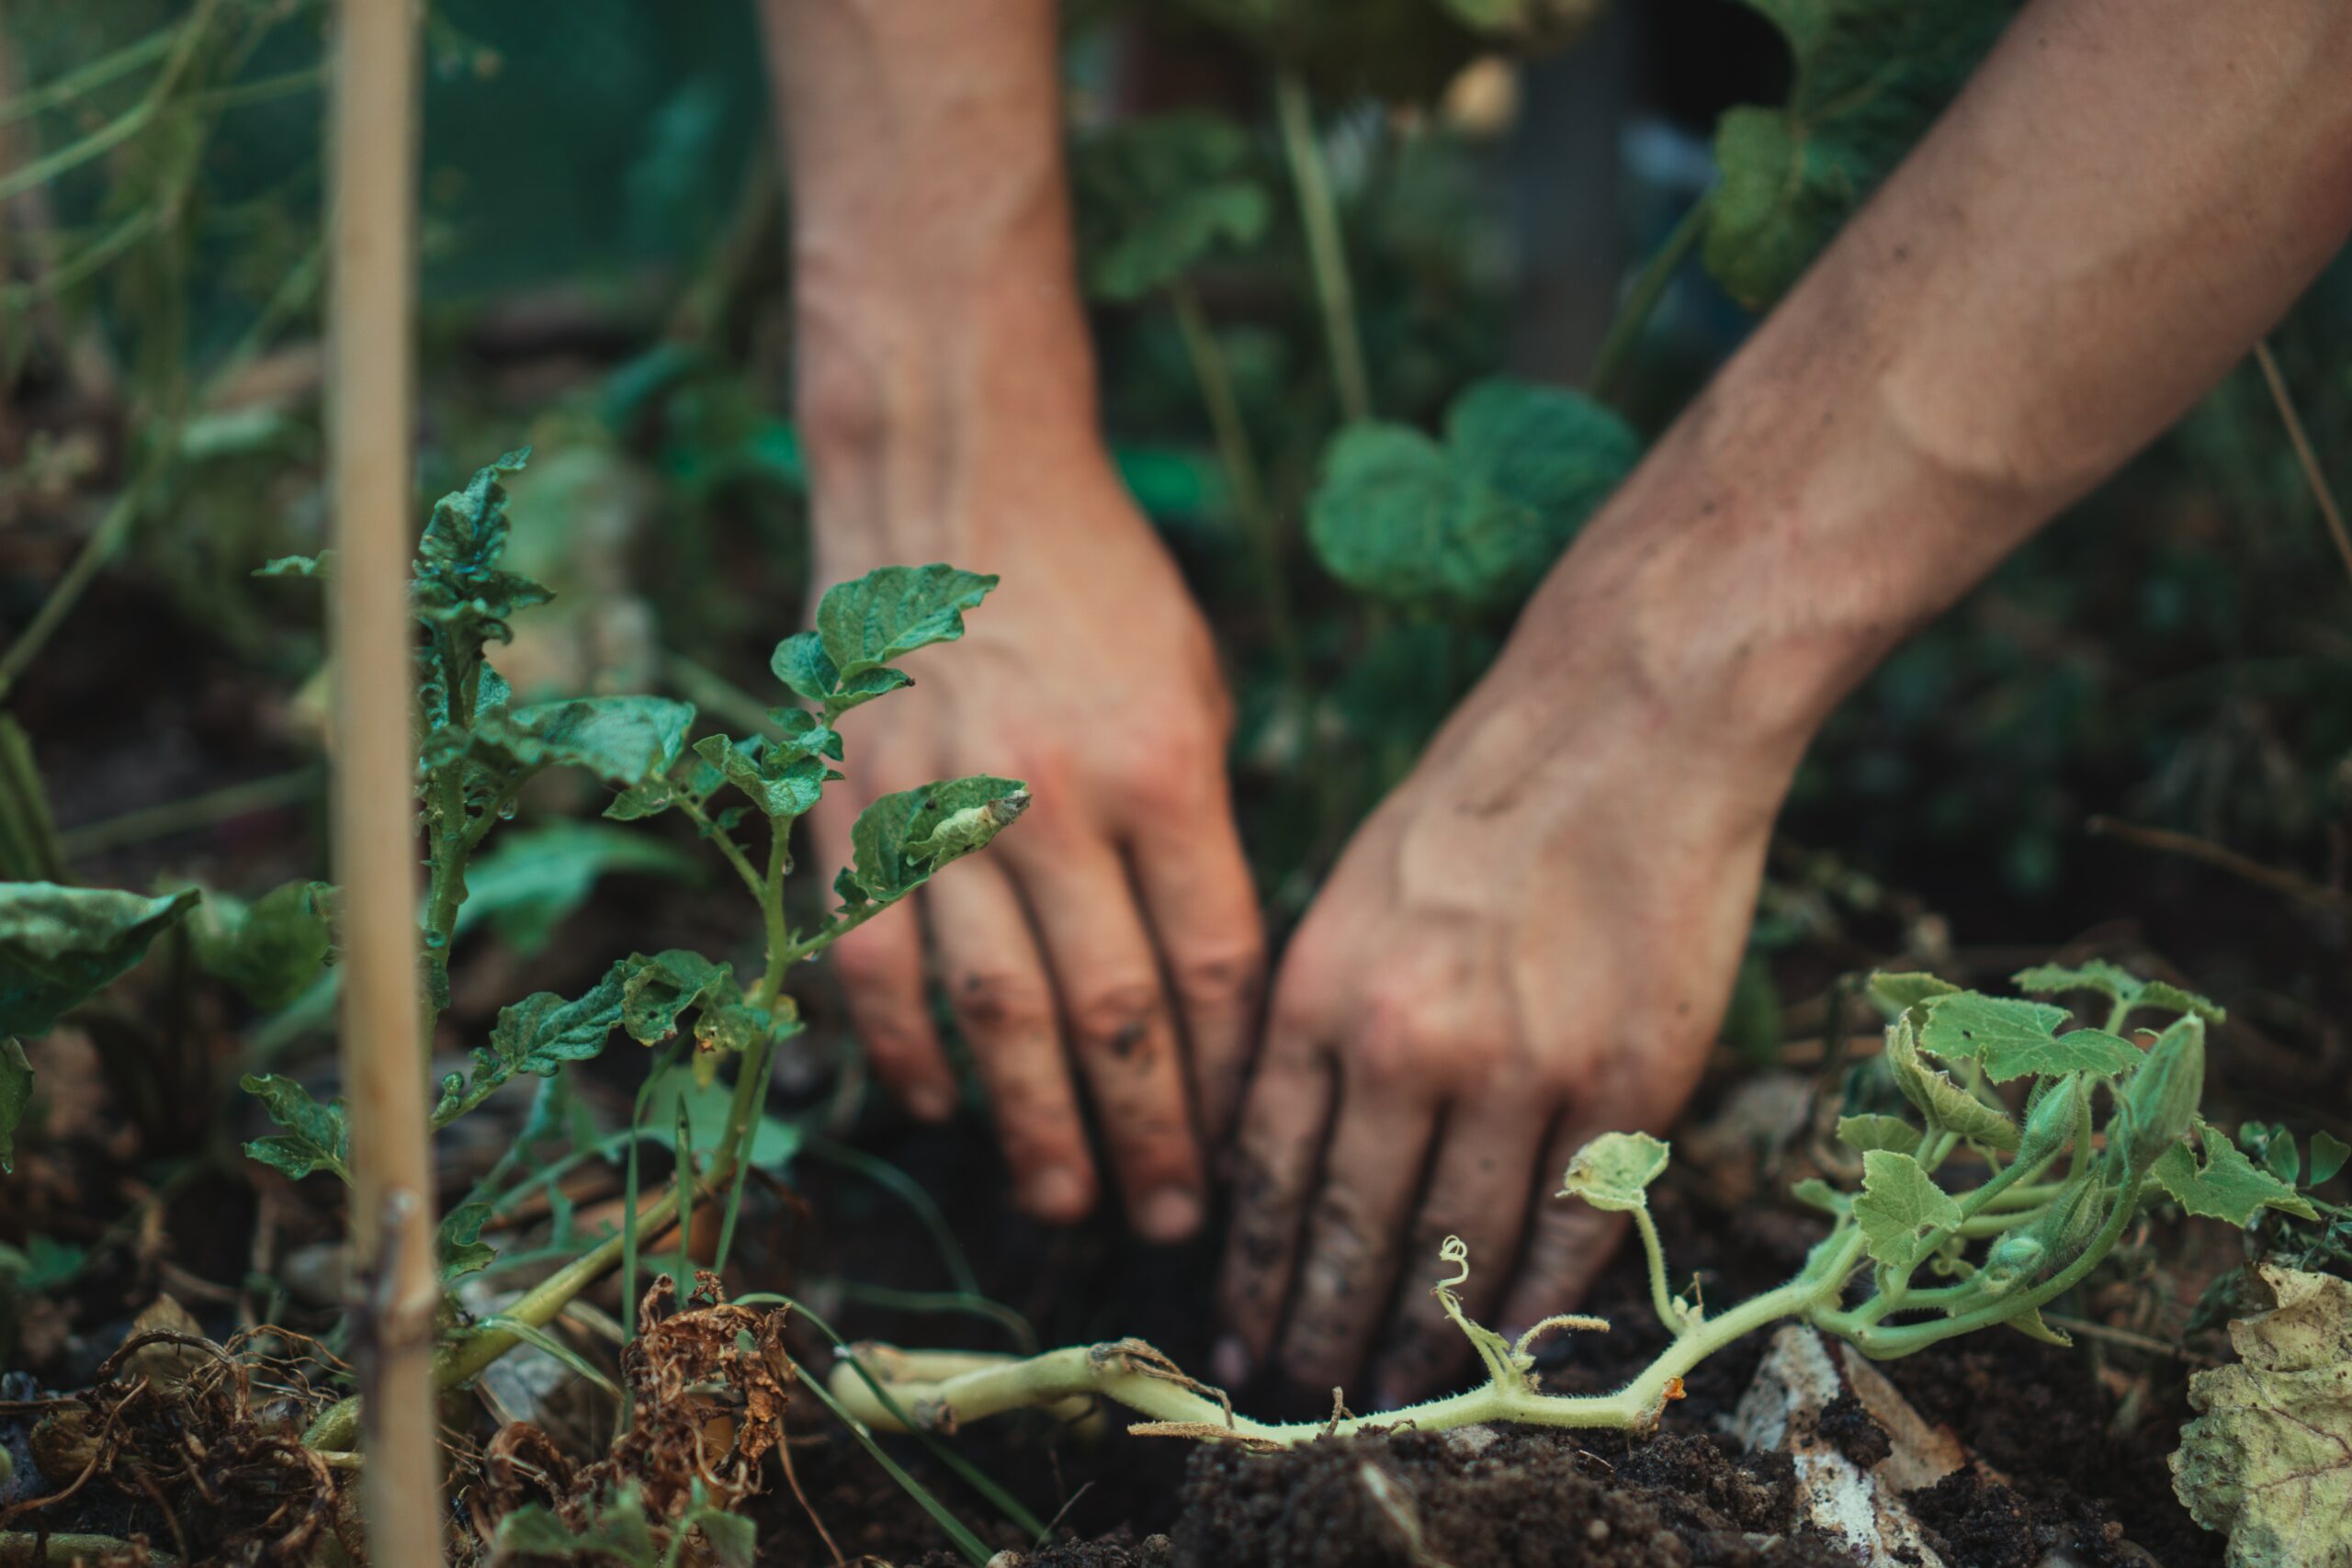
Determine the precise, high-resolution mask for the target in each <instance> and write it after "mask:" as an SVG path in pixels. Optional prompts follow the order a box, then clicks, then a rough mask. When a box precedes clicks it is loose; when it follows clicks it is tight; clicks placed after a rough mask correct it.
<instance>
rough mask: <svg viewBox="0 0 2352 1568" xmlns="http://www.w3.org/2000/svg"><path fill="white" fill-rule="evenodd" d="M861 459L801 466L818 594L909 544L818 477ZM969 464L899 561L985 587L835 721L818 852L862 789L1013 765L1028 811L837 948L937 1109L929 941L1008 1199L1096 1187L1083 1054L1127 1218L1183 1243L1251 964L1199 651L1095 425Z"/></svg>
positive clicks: (1255, 980)
mask: <svg viewBox="0 0 2352 1568" xmlns="http://www.w3.org/2000/svg"><path fill="white" fill-rule="evenodd" d="M885 446H886V447H887V446H888V443H887V442H886V443H885ZM854 462H855V459H854V458H853V459H850V460H848V461H846V462H839V463H835V464H833V465H832V466H831V469H830V475H829V473H828V469H827V468H826V467H825V466H823V465H820V469H819V475H820V485H819V489H818V495H817V505H818V511H817V570H818V576H817V583H818V586H819V587H820V588H821V587H823V586H825V585H828V584H831V583H833V582H839V581H847V580H849V579H851V578H854V577H856V576H858V575H860V574H862V573H864V572H865V571H867V570H871V569H873V568H875V567H876V566H882V565H888V564H891V562H892V560H893V558H895V556H896V554H898V553H900V552H899V551H898V550H895V549H894V548H893V547H890V546H888V545H887V544H884V543H881V542H878V536H880V535H882V534H884V533H887V532H888V530H887V529H882V528H867V527H864V526H856V525H855V524H859V523H862V522H864V521H865V520H866V516H865V513H866V510H867V509H866V505H865V501H866V497H867V496H868V494H869V493H870V492H868V491H867V490H866V489H865V485H863V484H862V483H851V482H833V483H831V484H828V483H826V482H822V481H824V480H825V479H828V478H829V477H830V478H831V479H832V480H834V481H842V480H843V479H844V478H845V474H844V470H846V469H849V468H852V467H853V466H854ZM973 471H974V474H975V478H974V479H973V480H972V482H969V483H967V484H962V485H958V486H956V487H954V496H955V499H954V502H953V505H952V513H953V514H952V515H949V516H946V517H944V518H943V517H938V516H932V517H928V518H926V519H924V526H925V534H924V538H923V546H924V549H923V550H922V551H919V552H918V553H921V554H922V559H921V560H916V559H908V560H906V561H905V562H904V563H903V564H907V565H921V564H923V562H924V561H927V560H930V559H933V558H945V559H947V560H948V561H950V563H951V564H953V565H956V566H960V567H966V568H968V569H970V570H978V571H987V572H995V573H998V574H999V575H1001V578H1002V580H1003V581H1002V585H1001V587H999V588H998V589H997V591H996V592H993V593H992V594H990V595H989V599H988V602H987V603H986V604H983V605H982V606H981V607H980V608H979V609H978V611H976V612H974V613H972V614H971V615H969V616H968V617H967V631H966V635H965V637H964V640H963V641H962V642H961V643H958V644H956V645H954V646H952V647H944V648H939V649H933V650H930V651H928V652H925V653H923V654H922V655H920V656H918V657H917V658H915V659H913V660H910V661H909V672H910V674H912V675H913V676H914V678H915V682H916V683H915V684H914V685H913V686H912V687H911V688H910V689H908V690H905V691H902V692H899V693H896V694H892V695H891V696H890V697H889V698H888V699H887V700H885V701H882V702H878V703H875V704H873V705H870V706H867V707H865V708H862V709H860V710H859V711H858V712H857V713H855V714H854V715H851V716H848V717H847V718H846V719H845V720H844V723H843V730H844V737H845V739H846V742H847V746H848V758H847V761H846V762H845V763H844V764H843V767H844V771H845V772H846V773H848V774H849V782H848V784H846V785H845V786H842V788H840V789H837V790H836V791H835V797H829V798H828V800H827V802H826V804H825V806H824V807H822V808H820V813H819V815H818V816H817V817H816V818H815V819H814V826H815V830H816V841H817V844H818V845H819V847H820V851H821V852H822V854H823V857H824V861H825V863H826V865H827V867H828V868H830V867H831V866H837V865H842V864H847V863H849V862H850V860H851V859H852V855H851V849H850V824H851V821H852V820H853V818H854V817H855V815H856V813H857V810H858V809H859V808H860V807H863V806H864V805H865V803H866V802H868V801H870V800H872V799H873V798H874V797H875V796H876V795H881V794H883V793H885V792H888V791H891V790H899V789H908V788H913V787H917V786H920V785H922V784H929V783H931V782H933V780H936V779H942V778H950V777H955V776H956V775H959V774H966V773H995V774H999V775H1003V776H1009V777H1014V778H1020V779H1023V780H1026V781H1027V783H1028V784H1029V789H1030V793H1031V796H1032V799H1033V804H1032V806H1031V807H1030V809H1029V810H1028V811H1027V812H1026V813H1025V814H1024V815H1023V818H1022V819H1021V821H1020V822H1019V823H1018V824H1016V825H1015V826H1014V827H1012V829H1009V830H1008V831H1006V832H1005V833H1004V834H1003V835H1002V836H1001V838H999V839H998V840H996V841H995V842H994V843H992V844H990V845H989V848H988V850H987V851H986V852H984V853H981V854H978V855H975V856H973V857H971V858H970V859H968V860H965V861H961V862H958V863H956V865H955V866H953V867H951V868H949V869H948V870H946V871H944V872H943V873H942V874H940V875H939V877H938V878H937V879H936V880H935V881H933V882H932V883H931V884H930V885H929V886H926V887H925V888H924V889H923V890H922V892H921V893H919V894H918V895H916V897H915V899H914V900H913V902H914V904H915V906H916V908H912V909H908V910H903V911H902V910H895V909H894V910H892V911H890V912H889V913H888V914H885V915H883V916H880V917H879V918H877V919H875V920H873V921H872V922H871V923H869V924H867V925H865V927H863V928H861V929H860V930H858V931H854V932H852V933H851V934H850V935H848V936H846V937H844V938H843V939H842V941H841V942H839V943H838V944H837V945H836V946H835V948H834V950H833V958H834V962H835V964H836V967H837V969H838V971H839V973H840V975H841V977H842V982H843V985H844V988H845V990H846V992H847V995H848V1002H849V1008H850V1014H851V1019H852V1021H853V1022H854V1026H855V1028H856V1030H857V1032H858V1034H859V1036H860V1038H861V1039H862V1040H863V1042H864V1043H865V1048H866V1050H867V1052H868V1053H869V1055H870V1056H871V1059H872V1062H873V1065H874V1068H875V1071H876V1074H877V1075H878V1076H879V1077H880V1078H881V1079H882V1081H883V1082H884V1083H886V1084H887V1085H888V1086H889V1087H890V1088H891V1089H893V1090H895V1091H896V1092H897V1094H898V1095H899V1098H900V1099H901V1100H903V1101H904V1102H905V1103H906V1105H907V1106H908V1107H909V1108H910V1110H911V1111H913V1112H914V1113H915V1114H916V1115H918V1116H922V1117H924V1118H926V1119H930V1120H938V1119H942V1118H944V1117H946V1116H947V1115H948V1114H949V1113H950V1112H951V1111H953V1110H954V1108H955V1104H956V1080H955V1077H954V1076H953V1074H952V1073H951V1071H950V1069H949V1066H948V1063H947V1058H946V1056H945V1055H944V1054H943V1053H942V1051H941V1049H940V1042H939V1035H938V1032H937V1030H936V1029H935V1028H934V1027H933V1015H932V1011H931V1008H930V1006H929V1003H928V1000H927V998H926V995H925V990H926V987H925V965H924V959H923V939H924V936H925V934H926V932H927V933H928V937H929V941H930V946H931V949H932V951H933V955H934V957H935V960H936V973H937V977H938V979H939V981H940V984H941V985H942V986H943V987H944V990H945V992H946V995H947V999H948V1002H949V1004H950V1006H951V1007H952V1009H953V1010H954V1013H955V1017H956V1023H957V1026H958V1027H959V1028H960V1030H961V1031H962V1032H963V1034H964V1037H965V1039H966V1040H967V1042H968V1043H969V1044H970V1046H971V1051H972V1057H973V1061H974V1064H975V1066H977V1068H978V1074H979V1077H980V1079H981V1081H982V1083H983V1084H984V1086H985V1087H986V1089H987V1090H988V1094H989V1100H990V1103H991V1105H992V1106H993V1109H994V1113H995V1117H996V1121H997V1126H998V1131H999V1134H1000V1135H1001V1138H1002V1141H1003V1145H1004V1151H1005V1156H1006V1158H1007V1159H1008V1161H1009V1162H1010V1164H1011V1166H1012V1179H1013V1187H1014V1191H1015V1194H1016V1196H1017V1201H1019V1203H1020V1204H1021V1206H1022V1207H1023V1209H1024V1210H1026V1211H1027V1212H1029V1213H1033V1214H1035V1215H1036V1216H1037V1217H1039V1218H1041V1219H1045V1220H1048V1221H1056V1222H1064V1221H1069V1220H1074V1219H1076V1218H1078V1217H1079V1216H1080V1215H1081V1214H1083V1213H1086V1212H1087V1211H1088V1210H1089V1209H1090V1208H1091V1206H1092V1205H1093V1203H1094V1201H1095V1198H1096V1195H1097V1190H1098V1181H1097V1177H1096V1171H1095V1166H1094V1162H1093V1161H1092V1159H1091V1158H1090V1157H1089V1153H1088V1149H1087V1142H1086V1132H1085V1126H1084V1123H1083V1122H1082V1121H1081V1119H1080V1113H1079V1089H1078V1087H1077V1085H1076V1084H1075V1083H1074V1082H1073V1081H1072V1078H1073V1074H1072V1068H1073V1065H1074V1066H1075V1069H1076V1077H1078V1078H1079V1079H1082V1080H1083V1082H1084V1084H1085V1087H1086V1092H1087V1093H1088V1095H1089V1096H1090V1097H1091V1100H1092V1102H1093V1106H1094V1111H1095V1114H1096V1117H1097V1120H1098V1121H1099V1122H1100V1124H1101V1127H1102V1130H1103V1141H1104V1145H1105V1150H1104V1152H1105V1155H1106V1156H1107V1158H1108V1160H1109V1162H1110V1164H1111V1167H1112V1169H1113V1170H1114V1173H1115V1175H1116V1178H1117V1182H1118V1187H1119V1190H1120V1192H1121V1194H1122V1195H1123V1196H1124V1198H1125V1203H1126V1208H1127V1212H1128V1214H1129V1216H1130V1218H1131V1221H1132V1223H1133V1224H1134V1225H1135V1228H1136V1231H1137V1232H1138V1233H1140V1234H1141V1235H1144V1236H1146V1237H1147V1238H1148V1239H1151V1240H1154V1241H1172V1240H1176V1239H1179V1238H1181V1237H1182V1236H1184V1235H1189V1234H1190V1233H1191V1232H1192V1231H1193V1230H1194V1229H1195V1228H1197V1226H1198V1225H1199V1224H1200V1222H1201V1219H1202V1216H1203V1214H1204V1211H1205V1206H1206V1173H1205V1169H1204V1158H1203V1152H1202V1143H1201V1136H1200V1133H1201V1131H1205V1132H1206V1133H1207V1134H1209V1135H1210V1136H1212V1137H1214V1136H1216V1134H1217V1133H1218V1132H1219V1131H1220V1130H1221V1129H1222V1128H1223V1126H1224V1125H1225V1123H1226V1122H1227V1121H1228V1120H1229V1118H1230V1117H1231V1115H1232V1112H1233V1109H1234V1106H1235V1103H1236V1101H1237V1100H1238V1095H1239V1089H1240V1079H1241V1075H1242V1071H1243V1068H1244V1066H1245V1065H1246V1055H1247V1052H1248V1050H1249V1045H1250V1032H1251V1030H1252V1029H1253V1027H1254V1026H1255V1022H1256V998H1257V996H1258V991H1259V986H1260V977H1261V938H1260V931H1259V922H1258V907H1257V898H1256V894H1255V892H1254V890H1253V888H1252V886H1251V883H1250V873H1249V868H1248V865H1247V863H1245V862H1244V861H1243V859H1242V854H1241V846H1240V841H1239V839H1238V836H1237V834H1236V832H1235V829H1234V822H1233V813H1232V807H1231V804H1230V800H1229V795H1228V791H1227V782H1226V769H1225V743H1226V738H1227V729H1228V727H1229V722H1230V718H1229V711H1228V704H1227V697H1226V694H1225V691H1224V687H1223V684H1222V682H1221V681H1220V678H1219V674H1218V671H1217V666H1216V654H1215V650H1214V649H1213V647H1212V645H1211V643H1210V639H1209V634H1208V628H1207V626H1205V625H1204V622H1203V621H1202V619H1201V616H1200V614H1199V612H1198V610H1197V609H1195V608H1194V606H1193V603H1192V601H1191V598H1190V596H1189V595H1188V594H1187V592H1186V591H1185V588H1184V584H1183V582H1182V579H1181V578H1180V577H1179V576H1178V574H1177V571H1176V569H1175V565H1174V563H1173V561H1171V560H1170V558H1169V556H1168V553H1167V551H1166V549H1165V548H1164V547H1162V546H1161V544H1160V542H1159V538H1158V537H1157V536H1155V535H1154V534H1153V533H1152V531H1151V529H1150V526H1149V525H1148V524H1147V523H1146V522H1145V520H1144V518H1143V517H1142V515H1141V514H1140V513H1138V512H1137V511H1136V507H1135V505H1134V503H1133V502H1132V501H1130V500H1129V499H1128V497H1127V495H1126V492H1125V490H1124V489H1123V488H1122V487H1121V485H1120V484H1119V481H1118V479H1117V477H1116V476H1115V474H1114V472H1113V471H1112V469H1111V468H1110V465H1109V463H1108V460H1107V458H1105V457H1103V454H1102V453H1101V451H1100V449H1099V447H1096V446H1093V445H1092V442H1091V437H1089V438H1087V439H1085V440H1082V441H1081V440H1072V441H1069V442H1066V443H1061V444H1058V446H1057V450H1056V451H1053V452H1038V453H1035V454H1033V455H1032V457H1029V458H1023V457H1021V456H1019V455H1018V454H1016V453H1012V452H1009V451H1006V450H1004V449H1002V448H1001V447H1000V448H998V449H995V450H992V451H991V452H990V453H989V454H988V455H987V456H986V457H985V458H984V459H983V460H981V461H979V462H978V463H976V464H975V465H974V470H973ZM829 506H830V507H831V511H830V512H829ZM932 552H935V553H932ZM1195 1107H1197V1110H1198V1111H1199V1117H1198V1122H1197V1129H1198V1130H1196V1121H1195V1117H1194V1114H1193V1110H1194V1108H1195Z"/></svg>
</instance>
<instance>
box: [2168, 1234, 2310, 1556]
mask: <svg viewBox="0 0 2352 1568" xmlns="http://www.w3.org/2000/svg"><path fill="white" fill-rule="evenodd" d="M2256 1272H2257V1274H2258V1276H2259V1278H2260V1280H2261V1282H2262V1284H2263V1286H2264V1287H2266V1289H2267V1292H2268V1294H2269V1298H2270V1303H2271V1304H2270V1306H2269V1308H2268V1310H2267V1311H2263V1312H2258V1313H2256V1314H2253V1315H2251V1316H2248V1317H2243V1318H2239V1319H2236V1320H2235V1321H2233V1322H2232V1323H2231V1325H2230V1331H2229V1332H2230V1344H2231V1346H2232V1347H2233V1348H2234V1349H2235V1350H2236V1351H2237V1353H2238V1364H2237V1365H2235V1366H2228V1367H2212V1368H2209V1369H2207V1370H2205V1371H2199V1372H2196V1373H2194V1374H2192V1375H2191V1376H2190V1378H2189V1380H2188V1404H2189V1408H2190V1409H2192V1410H2194V1411H2195V1412H2197V1414H2196V1416H2195V1417H2194V1418H2193V1419H2191V1420H2190V1421H2189V1423H2188V1425H2187V1426H2186V1427H2182V1428H2181V1434H2180V1448H2179V1450H2178V1451H2177V1452H2176V1453H2174V1454H2173V1456H2172V1473H2173V1491H2174V1492H2175V1494H2176V1495H2178V1496H2179V1498H2180V1500H2181V1503H2182V1504H2183V1505H2184V1506H2186V1507H2187V1508H2188V1511H2189V1514H2190V1515H2191V1517H2194V1518H2195V1519H2196V1520H2197V1522H2198V1523H2199V1524H2200V1525H2202V1526H2204V1527H2205V1528H2206V1529H2210V1530H2222V1531H2226V1532H2227V1533H2228V1535H2229V1538H2230V1544H2229V1557H2228V1562H2229V1568H2311V1565H2313V1564H2321V1563H2341V1562H2345V1561H2346V1547H2345V1543H2346V1541H2352V1282H2346V1280H2341V1279H2338V1278H2336V1277H2335V1276H2334V1275H2332V1274H2306V1273H2302V1272H2300V1271H2297V1270H2294V1269H2280V1268H2278V1267H2275V1266H2274V1265H2271V1264H2267V1263H2265V1264H2262V1265H2259V1266H2258V1267H2257V1269H2256Z"/></svg>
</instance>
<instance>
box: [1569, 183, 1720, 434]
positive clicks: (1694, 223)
mask: <svg viewBox="0 0 2352 1568" xmlns="http://www.w3.org/2000/svg"><path fill="white" fill-rule="evenodd" d="M1713 197H1714V190H1713V187H1712V186H1710V187H1709V188H1708V189H1707V190H1705V191H1703V192H1702V193H1701V194H1700V197H1699V199H1698V200H1696V201H1694V202H1692V203H1691V210H1690V211H1688V212H1685V213H1684V214H1683V215H1682V221H1680V222H1679V223H1677V224H1676V225H1675V226H1674V231H1673V232H1672V233H1670V234H1668V236H1667V237H1666V243H1664V244H1662V245H1660V246H1659V247H1658V248H1657V252H1656V253H1655V254H1652V255H1651V257H1650V259H1649V260H1648V261H1646V262H1645V263H1643V264H1642V270H1641V271H1640V272H1639V273H1637V274H1635V275H1634V283H1633V287H1632V288H1628V289H1627V290H1626V291H1625V299H1624V302H1623V303H1622V304H1620V305H1619V306H1618V307H1617V313H1616V315H1615V316H1613V317H1611V320H1610V322H1609V332H1608V333H1607V335H1605V336H1604V337H1602V338H1601V340H1600V351H1599V352H1598V353H1596V354H1595V355H1593V357H1592V373H1591V374H1590V375H1589V376H1587V377H1586V378H1585V390H1587V391H1588V392H1590V393H1591V394H1592V395H1593V396H1594V397H1596V398H1601V399H1606V398H1607V397H1608V396H1609V394H1610V392H1611V390H1612V389H1614V388H1615V387H1616V384H1617V378H1618V377H1619V376H1620V375H1622V374H1623V372H1624V369H1625V365H1626V362H1627V361H1628V360H1630V359H1631V358H1632V357H1633V355H1634V349H1636V348H1638V347H1640V346H1641V341H1642V332H1643V329H1645V328H1646V327H1647V326H1648V325H1649V324H1650V316H1651V315H1652V313H1653V312H1655V311H1656V310H1657V302H1658V301H1659V300H1660V299H1664V298H1665V297H1666V288H1667V285H1668V284H1669V283H1672V282H1673V281H1674V275H1675V274H1676V273H1678V272H1679V271H1681V270H1682V264H1683V263H1684V262H1685V261H1688V260H1689V259H1690V257H1691V251H1692V250H1694V249H1695V248H1696V247H1697V246H1698V243H1699V241H1700V240H1701V239H1702V237H1703V236H1704V235H1705V234H1706V232H1707V214H1708V212H1709V210H1710V209H1712V208H1713V205H1714V203H1713Z"/></svg>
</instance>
